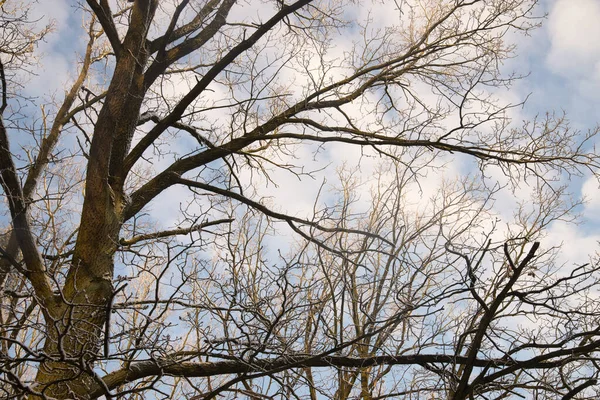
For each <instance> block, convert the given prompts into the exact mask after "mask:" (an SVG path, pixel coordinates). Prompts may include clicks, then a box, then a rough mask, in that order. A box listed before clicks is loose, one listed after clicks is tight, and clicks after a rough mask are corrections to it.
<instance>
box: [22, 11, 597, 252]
mask: <svg viewBox="0 0 600 400" xmlns="http://www.w3.org/2000/svg"><path fill="white" fill-rule="evenodd" d="M75 3H76V2H74V1H71V0H52V1H50V2H40V4H39V6H36V11H35V12H36V13H39V15H40V16H43V17H44V18H52V19H53V20H55V22H56V25H55V26H56V28H57V30H56V31H55V32H54V34H52V35H51V36H50V37H49V38H48V40H47V41H46V43H44V44H43V45H42V47H41V49H40V50H41V51H42V52H43V53H44V58H43V63H42V65H43V68H42V69H41V70H40V72H39V74H38V75H37V76H36V77H34V78H32V80H31V81H30V83H29V85H28V88H27V90H28V91H29V93H30V94H33V95H39V96H41V95H44V94H45V95H47V94H48V93H50V94H51V93H53V92H54V93H61V91H62V88H63V87H64V83H65V82H66V81H68V80H69V78H70V77H72V75H73V72H74V71H73V70H72V68H71V67H70V66H71V65H72V61H73V59H74V57H75V53H74V51H73V50H74V48H76V47H78V46H82V45H83V39H81V42H80V41H78V39H76V38H77V35H74V32H78V31H79V27H80V25H81V22H82V21H81V19H80V18H81V17H80V15H78V13H77V12H74V11H75V8H74V7H73V5H74V4H75ZM538 11H539V13H540V14H543V13H546V14H547V19H546V20H544V22H543V26H542V28H540V29H538V30H536V31H535V32H533V33H532V35H531V36H530V37H518V38H517V40H518V46H519V47H518V49H517V54H518V56H517V57H516V58H514V59H513V60H511V61H510V62H509V63H507V65H506V67H507V68H508V69H514V70H515V71H517V72H519V73H525V74H527V73H528V74H529V76H528V77H527V78H526V79H524V80H521V81H519V82H517V84H515V86H514V88H513V89H512V92H511V98H514V99H524V98H526V97H527V96H529V100H528V102H527V104H526V106H525V108H524V109H523V110H522V115H523V117H524V118H532V117H533V116H534V115H536V114H538V113H539V114H543V113H545V112H547V111H550V112H552V111H555V112H558V113H561V112H565V113H566V114H567V116H568V119H569V120H570V122H571V125H572V126H573V127H574V128H576V129H578V130H581V131H586V130H588V129H592V128H594V127H595V126H596V125H597V123H599V122H600V108H599V107H598V106H599V105H600V40H599V38H600V24H598V21H600V1H598V0H541V3H540V5H539V8H538ZM290 184H291V183H290ZM309 184H311V183H309ZM312 184H314V183H312ZM571 190H572V192H573V193H575V194H577V195H583V196H585V197H586V199H587V203H586V205H585V207H584V208H583V209H582V215H583V218H582V221H583V224H581V225H580V226H574V225H568V224H562V223H556V224H554V225H553V226H552V227H551V230H550V235H549V239H548V240H549V241H551V242H553V244H554V243H559V242H561V241H565V239H567V238H568V242H569V243H568V245H566V246H565V248H564V255H565V258H566V259H569V260H572V261H584V260H583V259H582V254H583V253H582V251H581V249H586V251H585V252H590V253H591V252H595V251H596V250H595V249H596V248H597V242H598V240H600V230H599V229H598V227H599V226H600V189H599V188H598V183H597V181H596V180H595V179H593V178H591V177H586V178H585V179H583V180H579V179H578V180H574V181H573V182H571ZM286 192H288V193H292V191H286ZM295 192H296V193H307V192H306V191H300V192H298V191H295ZM284 201H285V202H287V203H292V202H294V201H297V202H299V203H304V204H303V205H305V206H310V204H311V202H310V196H305V198H302V197H301V196H293V197H290V198H286V199H284ZM500 206H501V205H500ZM174 211H177V210H174ZM170 218H174V216H171V217H170Z"/></svg>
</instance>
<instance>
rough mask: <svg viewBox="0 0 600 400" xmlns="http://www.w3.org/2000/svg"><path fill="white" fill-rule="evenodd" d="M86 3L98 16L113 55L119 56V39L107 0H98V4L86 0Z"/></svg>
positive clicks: (94, 1)
mask: <svg viewBox="0 0 600 400" xmlns="http://www.w3.org/2000/svg"><path fill="white" fill-rule="evenodd" d="M87 3H88V5H89V6H90V8H91V9H92V11H93V12H94V15H96V17H97V18H98V21H99V22H100V25H102V28H103V29H104V33H105V34H106V37H107V38H108V41H109V42H110V45H111V47H112V49H113V51H114V53H115V56H116V57H117V58H119V56H120V55H121V51H122V47H123V46H122V45H121V40H120V39H119V33H118V32H117V28H116V27H115V24H114V22H113V19H112V11H111V10H110V6H109V4H108V1H107V0H100V4H98V2H97V1H96V0H87Z"/></svg>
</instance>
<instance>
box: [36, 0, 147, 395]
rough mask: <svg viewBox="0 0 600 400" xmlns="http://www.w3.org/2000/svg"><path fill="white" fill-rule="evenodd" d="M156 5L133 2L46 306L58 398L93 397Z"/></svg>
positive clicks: (52, 385)
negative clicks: (58, 279)
mask: <svg viewBox="0 0 600 400" xmlns="http://www.w3.org/2000/svg"><path fill="white" fill-rule="evenodd" d="M155 6H156V2H152V5H148V4H145V5H144V7H142V6H140V5H138V6H136V7H135V9H134V12H133V14H132V17H131V25H130V28H129V31H128V33H127V35H126V36H125V39H124V41H123V47H122V49H121V50H122V51H119V54H120V57H119V59H118V61H117V64H116V66H115V72H114V75H113V77H112V80H111V84H110V86H109V88H108V91H107V95H106V98H105V102H104V105H103V107H102V109H101V111H100V113H99V115H98V120H97V123H96V126H95V129H94V136H93V138H92V144H91V147H90V153H89V162H88V170H87V175H86V192H85V198H84V203H83V209H82V215H81V223H80V227H79V232H78V236H77V242H76V245H75V251H74V255H73V260H72V265H71V267H70V268H69V274H68V275H67V278H66V282H65V285H64V288H63V290H62V293H61V297H62V304H61V305H60V306H57V307H55V309H53V310H47V313H46V314H47V317H46V329H47V337H46V342H45V344H44V353H45V354H46V355H47V356H48V357H49V359H50V360H49V361H47V362H44V363H42V365H41V366H40V368H39V370H38V374H37V377H36V385H35V388H36V390H38V391H43V393H44V394H45V395H47V396H48V397H51V398H57V399H85V398H89V393H90V388H91V385H92V383H93V381H94V378H93V376H92V375H91V372H92V368H93V364H94V362H95V361H96V360H97V358H98V353H99V350H100V347H101V343H102V332H103V328H104V325H105V323H106V316H107V311H108V308H109V304H110V301H111V299H112V295H113V287H112V278H113V272H114V261H113V260H114V256H115V253H116V251H117V247H118V245H117V244H118V242H119V240H118V239H119V232H120V230H121V226H122V224H123V210H124V208H125V206H126V199H125V195H124V192H123V184H124V182H123V180H124V178H123V177H122V176H121V174H120V172H121V166H122V162H123V159H124V157H125V155H126V154H127V152H128V151H129V146H130V144H131V138H132V137H133V133H134V132H135V128H136V125H137V121H138V117H139V114H140V108H141V104H142V101H143V99H144V95H145V92H146V90H147V88H146V87H145V84H144V68H145V65H146V62H147V59H148V55H147V50H146V48H145V43H146V34H147V30H148V26H149V21H151V14H152V13H153V12H154V8H155ZM96 386H97V382H96ZM33 398H37V397H36V396H33Z"/></svg>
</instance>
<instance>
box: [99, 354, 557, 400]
mask: <svg viewBox="0 0 600 400" xmlns="http://www.w3.org/2000/svg"><path fill="white" fill-rule="evenodd" d="M467 362H468V358H467V357H463V356H456V355H446V354H415V355H404V356H391V355H386V356H373V357H366V358H357V357H344V356H323V357H319V356H313V355H298V356H287V357H279V358H274V359H263V360H255V361H253V362H251V363H249V362H246V361H244V360H226V361H217V362H178V361H173V360H168V361H166V360H147V361H139V362H134V363H132V364H130V365H129V366H128V367H126V368H122V369H120V370H117V371H114V372H111V373H109V374H108V375H106V376H105V377H104V378H103V381H104V383H105V385H106V387H107V388H108V389H109V390H113V389H115V388H118V387H119V386H121V385H124V384H126V383H128V382H133V381H136V380H138V379H142V378H147V377H150V376H164V375H167V376H175V377H187V378H194V377H195V378H198V377H210V376H217V375H229V374H247V373H261V374H265V373H276V372H279V371H282V370H285V369H291V368H307V367H315V368H327V367H337V368H365V367H371V366H375V365H390V366H392V365H428V364H453V365H456V364H458V365H464V364H466V363H467ZM516 364H519V363H518V362H517V361H513V360H506V359H503V360H500V359H492V360H485V359H475V360H473V361H472V365H473V366H475V367H480V368H495V367H500V368H504V367H508V366H511V365H516ZM555 365H556V364H555V363H548V367H549V368H552V367H554V366H555ZM531 367H533V368H538V369H539V368H546V365H545V363H539V364H536V365H533V366H531ZM102 394H104V393H103V392H102V389H100V388H98V389H97V390H96V391H95V392H94V396H93V397H96V396H100V395H102Z"/></svg>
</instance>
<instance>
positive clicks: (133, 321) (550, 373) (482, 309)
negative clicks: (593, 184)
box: [0, 0, 600, 400]
mask: <svg viewBox="0 0 600 400" xmlns="http://www.w3.org/2000/svg"><path fill="white" fill-rule="evenodd" d="M535 3H536V2H535V1H534V0H510V1H509V0H504V1H483V0H447V1H446V0H414V1H408V0H407V1H395V2H393V4H384V5H380V4H369V5H367V4H355V3H354V2H344V1H337V0H334V1H319V2H316V1H313V0H297V1H294V2H286V1H280V0H277V1H261V2H253V1H247V2H238V1H235V0H203V1H191V0H177V1H160V2H159V1H158V0H135V1H127V2H124V1H119V2H108V1H106V0H87V2H86V4H85V5H83V4H81V5H79V6H78V7H77V8H76V9H75V10H76V11H77V12H78V13H79V14H81V15H82V16H84V19H85V21H86V22H85V27H84V30H83V31H82V35H85V37H86V40H87V44H86V46H85V48H84V49H83V50H82V53H81V54H80V57H79V60H80V61H79V64H78V69H77V73H76V77H75V79H74V80H73V82H71V83H70V85H69V86H68V88H67V89H66V91H65V94H64V97H63V98H62V99H59V100H56V101H55V102H45V101H40V100H36V99H26V98H25V97H23V94H22V93H23V91H22V90H21V89H22V87H23V85H25V84H26V80H25V79H24V78H23V77H22V75H23V72H24V71H27V69H28V68H34V65H33V64H32V61H31V60H32V59H31V58H30V56H32V55H35V54H36V48H35V44H36V43H37V41H39V40H41V39H42V38H43V37H44V35H46V34H47V33H48V32H49V30H50V29H51V27H40V26H37V23H36V21H31V19H30V18H29V17H28V14H27V3H26V2H24V1H23V4H22V5H20V7H21V8H20V9H19V8H14V9H11V8H9V5H8V4H6V2H5V1H0V7H1V9H2V13H3V14H2V17H1V18H2V24H3V26H4V30H3V35H4V36H3V37H2V41H1V46H0V61H1V62H0V67H1V68H0V81H1V85H2V103H1V107H0V113H1V119H0V173H1V184H2V188H3V191H4V199H5V201H6V203H7V204H8V208H9V211H10V212H9V214H8V215H9V219H10V226H7V229H6V231H5V232H6V233H5V234H4V235H3V236H2V241H1V242H2V243H1V252H2V259H1V267H2V268H1V274H2V275H1V277H2V281H1V283H2V290H3V299H2V310H0V317H1V318H2V327H1V330H0V346H1V349H0V373H1V375H0V376H1V382H2V384H1V385H0V390H1V391H2V396H3V397H6V398H22V397H26V398H31V399H40V398H55V399H72V398H74V399H87V398H99V397H102V396H104V397H106V398H113V397H118V398H131V399H134V398H152V397H157V398H178V397H187V398H195V399H200V398H206V399H209V398H216V397H223V396H225V397H228V398H239V397H247V398H249V399H266V398H310V399H317V398H335V399H349V398H362V399H371V400H373V399H383V398H427V397H431V398H450V399H456V400H458V399H467V398H476V397H477V398H506V397H510V396H516V397H519V396H521V397H525V396H531V395H533V396H534V397H536V398H558V397H562V398H564V399H568V398H575V397H578V398H597V396H598V393H597V391H595V390H596V386H595V385H596V380H597V376H598V367H597V361H596V357H597V353H598V348H599V345H600V341H599V340H600V339H599V333H600V332H599V329H600V328H599V325H598V320H597V319H598V315H600V314H599V313H598V310H597V301H596V297H595V296H596V294H595V292H594V290H595V289H594V288H595V285H596V284H597V279H598V277H599V275H598V264H597V262H596V261H593V262H592V263H590V264H586V265H578V266H575V267H573V268H565V267H563V266H561V265H559V264H558V263H557V261H556V255H557V251H558V250H557V249H549V248H544V247H543V245H540V242H539V240H540V238H542V237H543V235H544V229H545V228H546V227H547V226H548V224H550V223H551V222H552V221H555V220H559V219H565V218H567V219H568V218H571V216H572V215H573V208H574V207H575V205H576V203H571V202H569V200H568V196H567V194H566V193H565V190H564V188H561V187H558V186H557V185H555V184H554V181H555V180H556V178H557V177H558V176H560V175H579V174H581V173H583V172H585V171H592V172H595V171H596V170H597V168H598V165H599V164H598V162H599V160H598V157H597V156H596V155H595V154H593V153H592V152H588V151H587V150H586V146H587V142H588V141H589V139H590V138H592V137H594V135H595V134H596V131H592V132H590V133H588V134H579V133H574V132H572V131H571V130H570V129H569V127H568V125H567V124H566V122H565V120H564V119H562V118H559V117H556V116H553V115H549V116H547V117H546V118H544V119H539V120H534V121H531V122H528V123H525V124H524V125H523V126H519V127H517V126H515V125H514V124H511V121H510V109H511V108H512V107H514V106H517V105H514V104H502V103H500V102H499V101H497V90H498V89H499V88H501V87H510V84H511V83H512V81H513V80H514V79H515V77H514V76H505V75H503V74H502V71H501V70H500V69H501V66H502V62H503V61H504V60H505V59H507V58H508V57H511V56H512V55H513V51H514V48H513V45H512V44H511V43H510V41H508V40H507V36H508V35H509V34H512V33H514V32H525V33H527V32H528V31H529V30H530V29H533V28H535V26H536V25H537V24H538V19H537V18H536V17H535V14H534V6H535ZM369 10H371V11H372V13H369ZM357 15H358V16H364V17H360V18H359V19H358V20H356V16H357ZM83 32H85V33H83ZM348 39H350V40H348ZM25 103H26V104H28V105H29V106H28V107H29V108H20V107H21V106H23V104H25ZM31 105H35V106H37V107H39V109H38V111H36V112H33V111H32V110H31V109H32V107H31ZM9 137H10V138H11V140H12V144H11V145H9ZM15 143H16V144H15ZM354 149H359V152H360V154H361V155H362V157H374V158H376V159H377V160H379V161H378V162H377V163H375V164H377V165H376V166H375V167H374V169H373V171H371V172H369V176H368V177H366V178H365V177H362V176H361V174H360V171H359V169H356V167H357V166H350V165H346V166H345V167H340V168H339V169H338V170H337V173H338V179H337V180H336V182H337V183H334V184H328V183H326V182H325V181H324V182H323V184H322V185H321V189H320V190H319V192H318V194H317V195H315V198H314V199H313V200H314V206H313V207H312V209H311V210H301V211H298V210H296V211H294V210H289V209H288V208H287V207H286V206H287V205H286V204H283V203H280V202H279V203H278V200H277V195H281V193H275V194H273V192H272V191H271V192H269V191H268V190H267V189H269V188H271V187H277V185H278V184H283V183H284V182H285V181H286V180H289V179H290V178H293V179H298V180H300V181H306V180H307V179H314V178H317V177H319V176H323V175H322V173H321V172H320V171H319V168H322V167H323V163H329V162H330V159H331V158H332V157H333V158H335V157H336V156H338V157H337V158H338V159H339V158H342V157H339V154H337V153H336V152H345V151H354ZM328 152H329V154H327V153H328ZM298 154H304V156H298ZM328 155H329V157H328ZM451 157H455V158H451ZM309 158H310V159H309ZM457 158H462V159H468V160H474V161H476V162H477V165H478V166H479V169H480V170H481V171H483V172H484V173H485V171H487V168H489V167H492V168H498V169H499V170H500V171H502V172H503V173H504V174H505V175H506V176H507V177H509V178H510V179H511V181H512V182H513V183H522V182H524V181H523V179H524V178H528V181H527V182H529V183H530V184H532V185H533V186H534V190H533V193H534V196H535V197H534V198H533V199H532V201H531V202H530V203H529V204H528V206H527V207H526V206H525V205H524V206H523V207H522V209H520V210H519V212H518V213H517V218H516V220H515V221H514V222H511V223H509V224H508V225H506V224H505V221H497V222H494V221H495V218H496V215H495V213H494V211H493V208H492V206H493V199H494V195H495V193H496V192H497V190H499V187H498V185H495V184H489V181H484V180H482V179H481V178H480V177H479V178H473V177H468V176H467V177H459V178H452V179H451V178H449V179H444V180H442V181H440V182H441V183H440V184H439V185H438V186H435V190H434V191H433V192H431V190H430V189H431V186H430V185H429V184H428V183H426V182H425V180H426V179H427V175H428V174H431V173H432V172H433V171H434V170H435V168H437V167H439V166H440V165H442V164H444V163H447V162H450V161H451V160H456V159H457ZM311 160H316V161H315V163H316V164H319V162H321V164H319V167H315V168H314V169H311V168H310V167H309V164H311V162H312V161H311ZM455 162H456V161H455ZM331 169H332V167H329V170H327V172H331ZM326 175H328V176H329V179H332V178H331V175H332V174H329V173H327V174H326ZM293 197H294V194H288V198H293ZM158 202H161V203H160V204H164V203H163V202H168V204H169V205H168V206H164V205H161V207H164V209H165V210H169V211H174V210H178V213H177V217H175V220H173V221H170V222H168V223H164V222H163V223H158V222H157V221H156V220H155V219H154V218H152V216H151V213H150V211H151V209H152V207H157V203H158ZM73 215H77V218H73V217H72V216H73ZM165 224H171V225H170V226H169V225H165Z"/></svg>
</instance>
